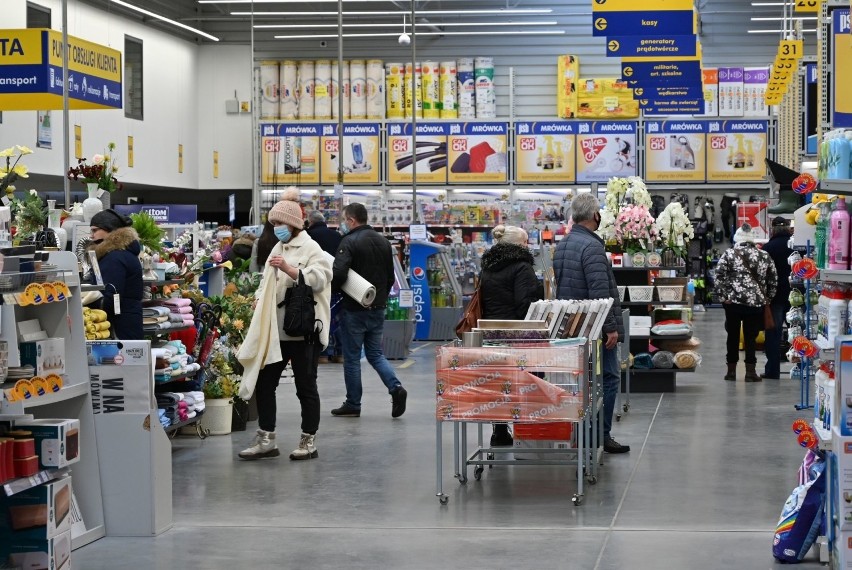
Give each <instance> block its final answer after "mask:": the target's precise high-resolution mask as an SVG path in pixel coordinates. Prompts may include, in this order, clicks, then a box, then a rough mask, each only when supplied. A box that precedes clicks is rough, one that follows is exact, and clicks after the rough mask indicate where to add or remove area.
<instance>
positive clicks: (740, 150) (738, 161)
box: [733, 134, 746, 168]
mask: <svg viewBox="0 0 852 570" xmlns="http://www.w3.org/2000/svg"><path fill="white" fill-rule="evenodd" d="M734 138H735V139H736V140H737V151H736V153H735V154H734V164H733V166H734V168H745V163H746V153H745V147H744V146H743V136H742V135H741V134H736V135H734Z"/></svg>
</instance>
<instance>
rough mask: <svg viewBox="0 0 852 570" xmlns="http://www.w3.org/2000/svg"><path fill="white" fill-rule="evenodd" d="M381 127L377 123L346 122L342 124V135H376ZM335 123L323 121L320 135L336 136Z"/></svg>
mask: <svg viewBox="0 0 852 570" xmlns="http://www.w3.org/2000/svg"><path fill="white" fill-rule="evenodd" d="M380 130H381V127H380V125H379V123H346V124H344V125H343V136H345V137H358V136H364V137H377V136H379V132H380ZM337 132H338V130H337V123H325V124H323V125H322V136H324V137H336V136H337Z"/></svg>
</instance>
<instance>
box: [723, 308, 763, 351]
mask: <svg viewBox="0 0 852 570" xmlns="http://www.w3.org/2000/svg"><path fill="white" fill-rule="evenodd" d="M723 307H725V330H726V331H728V343H727V344H728V355H727V361H728V364H736V363H737V362H739V360H740V325H742V329H743V348H745V359H744V362H745V363H746V364H757V355H756V354H755V349H756V347H757V335H758V334H759V333H760V331H761V330H763V307H749V306H748V305H738V304H736V303H728V304H726V305H723Z"/></svg>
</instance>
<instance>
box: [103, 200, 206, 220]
mask: <svg viewBox="0 0 852 570" xmlns="http://www.w3.org/2000/svg"><path fill="white" fill-rule="evenodd" d="M113 210H115V211H116V212H118V213H119V214H123V215H125V216H129V215H130V214H138V213H139V212H145V213H146V214H148V215H149V216H151V217H152V218H154V221H155V222H158V223H161V224H194V223H195V222H196V221H198V206H196V205H195V204H116V205H114V206H113Z"/></svg>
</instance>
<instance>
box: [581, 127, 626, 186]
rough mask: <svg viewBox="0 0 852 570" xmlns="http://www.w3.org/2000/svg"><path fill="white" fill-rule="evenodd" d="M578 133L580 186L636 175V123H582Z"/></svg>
mask: <svg viewBox="0 0 852 570" xmlns="http://www.w3.org/2000/svg"><path fill="white" fill-rule="evenodd" d="M577 133H578V134H577V182H606V181H607V180H609V179H610V178H612V177H613V176H619V177H621V176H624V177H626V176H635V175H636V123H634V122H632V121H593V122H592V121H589V122H582V123H578V125H577Z"/></svg>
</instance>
